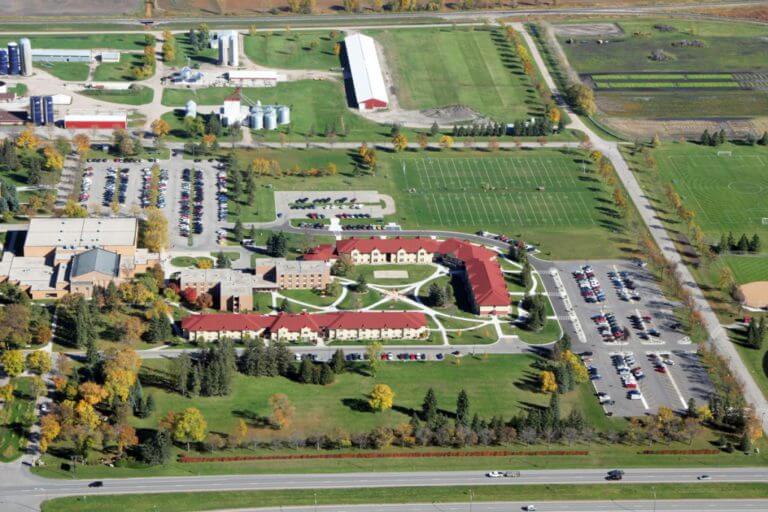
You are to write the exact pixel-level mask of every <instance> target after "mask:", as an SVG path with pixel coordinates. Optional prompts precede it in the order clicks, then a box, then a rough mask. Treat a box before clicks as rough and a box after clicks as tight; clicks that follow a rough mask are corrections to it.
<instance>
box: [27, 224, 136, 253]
mask: <svg viewBox="0 0 768 512" xmlns="http://www.w3.org/2000/svg"><path fill="white" fill-rule="evenodd" d="M138 227H139V225H138V221H137V220H136V219H135V218H112V219H101V218H93V219H59V218H32V219H31V220H30V222H29V230H28V231H27V239H26V241H25V242H24V246H25V247H62V248H70V249H75V248H88V249H90V248H96V247H105V246H129V245H134V246H135V245H136V243H137V241H138V240H137V237H138V232H139V229H138Z"/></svg>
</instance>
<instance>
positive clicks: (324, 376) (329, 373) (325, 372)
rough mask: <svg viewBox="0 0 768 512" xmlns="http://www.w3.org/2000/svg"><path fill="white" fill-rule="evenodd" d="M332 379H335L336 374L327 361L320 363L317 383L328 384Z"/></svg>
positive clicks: (331, 382)
mask: <svg viewBox="0 0 768 512" xmlns="http://www.w3.org/2000/svg"><path fill="white" fill-rule="evenodd" d="M334 380H336V374H335V373H334V372H333V370H332V369H331V366H330V365H329V364H327V363H323V364H321V365H320V382H319V384H321V385H323V386H327V385H328V384H333V381H334Z"/></svg>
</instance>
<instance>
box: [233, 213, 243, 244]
mask: <svg viewBox="0 0 768 512" xmlns="http://www.w3.org/2000/svg"><path fill="white" fill-rule="evenodd" d="M232 235H233V236H234V237H235V240H237V241H238V242H241V241H242V240H243V237H244V235H245V228H244V227H243V223H242V222H241V221H240V219H239V218H238V219H237V220H236V221H235V227H234V228H232Z"/></svg>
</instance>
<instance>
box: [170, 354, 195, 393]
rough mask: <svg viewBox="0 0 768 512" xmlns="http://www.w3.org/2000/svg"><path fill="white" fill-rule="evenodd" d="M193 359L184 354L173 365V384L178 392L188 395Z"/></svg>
mask: <svg viewBox="0 0 768 512" xmlns="http://www.w3.org/2000/svg"><path fill="white" fill-rule="evenodd" d="M192 370H193V368H192V357H191V356H190V355H189V354H188V353H187V352H183V353H181V354H179V357H177V358H175V359H174V360H173V362H172V363H171V382H172V383H173V387H174V388H175V389H176V391H177V392H179V393H181V394H182V395H187V394H188V393H189V390H190V383H191V373H192Z"/></svg>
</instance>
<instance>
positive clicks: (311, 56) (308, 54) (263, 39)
mask: <svg viewBox="0 0 768 512" xmlns="http://www.w3.org/2000/svg"><path fill="white" fill-rule="evenodd" d="M343 40H344V33H343V32H339V31H338V30H333V31H320V30H318V31H304V30H302V31H300V32H298V31H297V32H293V31H291V32H286V31H280V32H278V31H275V32H261V33H257V34H255V35H248V36H245V44H244V46H243V49H244V51H245V55H246V56H247V57H248V58H249V59H250V60H251V61H253V62H255V63H256V64H259V65H262V66H268V67H271V68H283V69H322V70H328V69H331V68H338V67H340V66H341V62H340V60H339V57H338V56H337V55H336V54H335V53H334V46H335V45H336V43H338V42H341V41H343Z"/></svg>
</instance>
